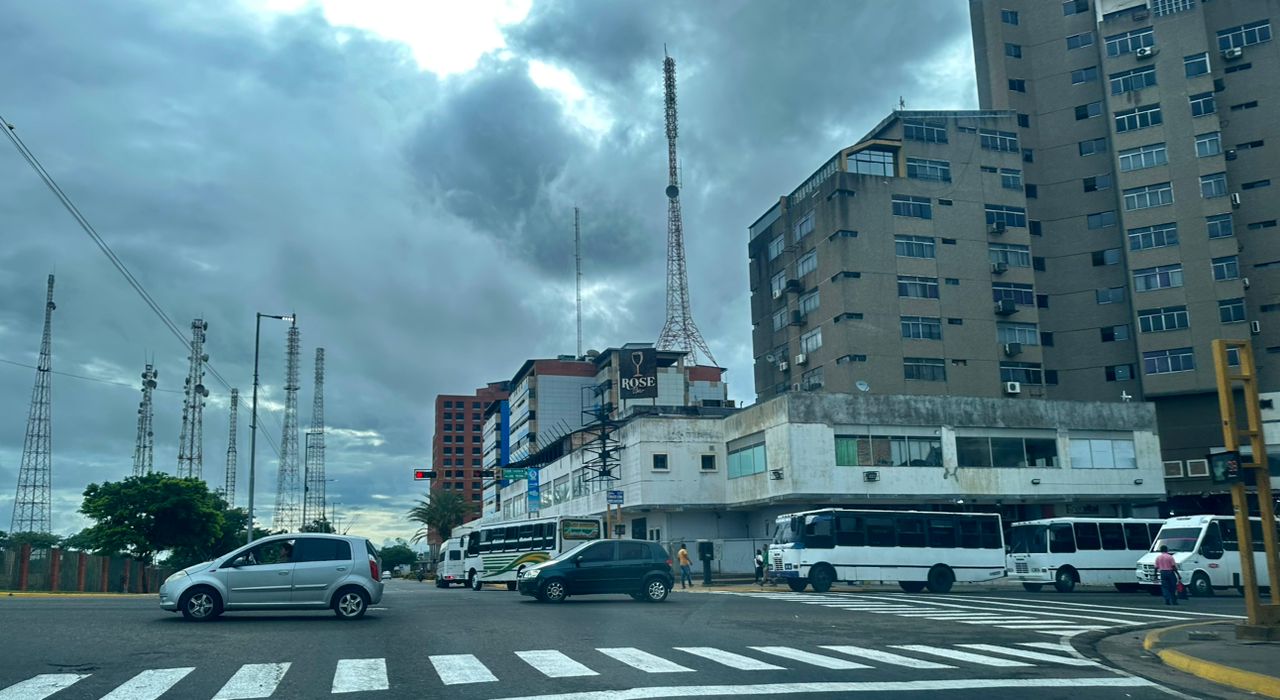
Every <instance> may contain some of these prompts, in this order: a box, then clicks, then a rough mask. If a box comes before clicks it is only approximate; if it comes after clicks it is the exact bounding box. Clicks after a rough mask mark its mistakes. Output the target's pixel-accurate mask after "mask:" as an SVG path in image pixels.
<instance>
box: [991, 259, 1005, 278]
mask: <svg viewBox="0 0 1280 700" xmlns="http://www.w3.org/2000/svg"><path fill="white" fill-rule="evenodd" d="M1008 271H1009V263H1006V262H993V263H991V274H993V275H1003V274H1004V273H1006V272H1008Z"/></svg>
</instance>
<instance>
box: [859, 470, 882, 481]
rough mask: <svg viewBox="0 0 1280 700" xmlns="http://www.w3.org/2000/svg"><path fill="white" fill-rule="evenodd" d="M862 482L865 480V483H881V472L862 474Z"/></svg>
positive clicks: (873, 471)
mask: <svg viewBox="0 0 1280 700" xmlns="http://www.w3.org/2000/svg"><path fill="white" fill-rule="evenodd" d="M862 480H863V481H868V482H870V481H879V480H880V472H878V471H875V470H872V471H866V472H862Z"/></svg>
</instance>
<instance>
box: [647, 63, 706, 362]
mask: <svg viewBox="0 0 1280 700" xmlns="http://www.w3.org/2000/svg"><path fill="white" fill-rule="evenodd" d="M662 77H663V87H664V88H665V91H666V116H667V322H666V324H665V325H664V326H663V327H662V333H661V334H660V335H659V336H658V349H659V350H683V351H685V352H686V353H688V354H687V355H686V358H687V359H688V360H689V361H690V362H692V363H694V364H697V361H698V353H699V352H701V353H703V354H704V355H706V356H707V361H708V362H710V363H711V364H712V365H715V364H716V358H715V357H713V356H712V355H711V349H710V348H708V347H707V343H706V341H705V340H703V339H702V333H700V332H699V331H698V326H697V325H696V324H695V323H694V322H693V315H692V313H690V311H689V277H688V274H687V272H686V269H685V259H684V223H683V221H681V217H680V164H679V159H678V158H677V156H676V135H677V133H678V131H679V127H678V125H677V123H676V62H675V59H673V58H671V57H670V56H667V57H666V58H665V59H664V60H663V62H662Z"/></svg>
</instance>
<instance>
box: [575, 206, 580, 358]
mask: <svg viewBox="0 0 1280 700" xmlns="http://www.w3.org/2000/svg"><path fill="white" fill-rule="evenodd" d="M578 224H579V218H578V208H577V207H574V208H573V264H574V268H575V270H576V271H577V275H578V277H577V286H576V287H575V294H574V301H575V302H576V303H577V305H578V354H577V355H576V356H575V357H582V228H581V227H580V226H579V225H578Z"/></svg>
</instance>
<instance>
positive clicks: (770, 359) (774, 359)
mask: <svg viewBox="0 0 1280 700" xmlns="http://www.w3.org/2000/svg"><path fill="white" fill-rule="evenodd" d="M764 361H765V362H777V361H778V356H777V355H774V354H773V353H769V354H768V355H765V356H764Z"/></svg>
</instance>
